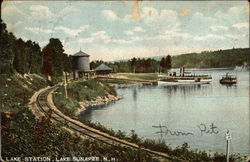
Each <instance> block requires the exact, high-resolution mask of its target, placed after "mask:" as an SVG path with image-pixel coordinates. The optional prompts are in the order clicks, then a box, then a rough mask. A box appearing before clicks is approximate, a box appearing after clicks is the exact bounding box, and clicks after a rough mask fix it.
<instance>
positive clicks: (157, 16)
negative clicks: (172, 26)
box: [141, 7, 178, 22]
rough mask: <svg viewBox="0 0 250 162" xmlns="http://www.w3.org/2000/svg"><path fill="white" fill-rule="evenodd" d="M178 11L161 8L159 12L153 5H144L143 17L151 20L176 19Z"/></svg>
mask: <svg viewBox="0 0 250 162" xmlns="http://www.w3.org/2000/svg"><path fill="white" fill-rule="evenodd" d="M177 15H178V14H177V12H176V11H174V10H161V11H160V12H158V10H157V9H155V8H153V7H143V8H142V14H141V17H142V18H143V19H145V20H146V21H149V22H155V21H163V20H164V21H171V20H176V18H177Z"/></svg>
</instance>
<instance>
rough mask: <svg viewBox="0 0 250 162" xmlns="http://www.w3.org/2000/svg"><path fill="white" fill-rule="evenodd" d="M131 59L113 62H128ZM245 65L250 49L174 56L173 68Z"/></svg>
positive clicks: (249, 55) (158, 59)
mask: <svg viewBox="0 0 250 162" xmlns="http://www.w3.org/2000/svg"><path fill="white" fill-rule="evenodd" d="M166 56H167V55H162V56H153V57H144V59H148V58H150V59H154V60H157V61H160V60H161V59H162V58H163V57H166ZM131 59H132V58H131ZM131 59H124V60H117V61H112V62H120V61H128V60H131ZM141 59H142V58H141ZM244 64H245V65H248V66H249V65H250V48H237V49H226V50H217V51H203V52H201V53H186V54H179V55H174V56H172V67H173V68H178V67H183V66H184V67H187V68H225V67H236V66H242V65H244Z"/></svg>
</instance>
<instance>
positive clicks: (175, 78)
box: [158, 67, 212, 85]
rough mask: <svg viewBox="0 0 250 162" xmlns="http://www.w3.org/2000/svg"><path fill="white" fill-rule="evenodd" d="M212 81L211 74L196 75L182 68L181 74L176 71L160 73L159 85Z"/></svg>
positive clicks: (207, 82) (194, 83) (206, 82)
mask: <svg viewBox="0 0 250 162" xmlns="http://www.w3.org/2000/svg"><path fill="white" fill-rule="evenodd" d="M211 81H212V77H211V76H210V75H204V74H203V75H195V74H191V73H190V72H185V68H184V67H183V68H181V69H180V74H179V75H177V74H176V72H173V73H169V75H159V76H158V85H200V84H209V83H210V82H211Z"/></svg>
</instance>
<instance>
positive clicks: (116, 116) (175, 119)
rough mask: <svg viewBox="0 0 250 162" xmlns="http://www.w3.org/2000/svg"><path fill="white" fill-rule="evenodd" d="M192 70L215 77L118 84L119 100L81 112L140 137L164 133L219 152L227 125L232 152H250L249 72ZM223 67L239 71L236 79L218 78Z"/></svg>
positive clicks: (171, 139) (177, 140) (164, 136)
mask: <svg viewBox="0 0 250 162" xmlns="http://www.w3.org/2000/svg"><path fill="white" fill-rule="evenodd" d="M193 72H195V73H196V74H211V76H212V77H213V80H212V82H211V83H210V84H206V85H188V86H164V87H162V86H128V87H127V88H118V87H117V88H116V91H117V93H118V95H120V96H122V97H123V99H122V100H119V101H117V102H115V103H110V104H107V105H104V106H99V107H94V108H91V109H89V110H88V111H86V112H85V113H84V114H82V116H81V117H82V118H85V119H88V120H91V121H93V122H100V123H101V124H102V125H105V126H106V127H109V128H112V129H114V130H122V131H125V132H127V135H129V133H130V132H131V130H135V132H136V133H137V134H138V135H139V136H140V137H142V138H143V139H145V138H150V139H162V140H165V141H166V143H167V144H169V145H170V146H172V147H176V146H178V145H182V144H183V143H184V142H187V143H188V144H189V146H190V147H191V148H192V149H202V150H206V151H211V152H222V153H225V150H226V140H225V133H226V132H227V130H229V131H230V134H231V136H232V139H231V140H230V152H231V153H240V154H241V155H246V154H247V153H250V145H249V144H250V136H249V132H250V117H249V115H250V113H249V73H248V72H247V71H232V70H231V71H228V70H210V71H207V70H206V71H201V70H195V71H193ZM226 72H230V73H231V74H236V75H237V79H238V82H237V84H235V85H232V86H228V85H221V84H220V83H219V80H220V78H221V76H222V75H224V74H226ZM160 125H161V126H162V130H160V128H159V126H160ZM153 126H154V127H153ZM178 132H179V133H178ZM180 132H181V133H180ZM182 133H184V134H182ZM185 133H187V134H185ZM177 135H178V136H177Z"/></svg>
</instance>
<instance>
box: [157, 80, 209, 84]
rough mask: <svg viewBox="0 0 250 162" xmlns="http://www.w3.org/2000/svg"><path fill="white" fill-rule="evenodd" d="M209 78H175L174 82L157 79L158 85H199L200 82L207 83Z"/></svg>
mask: <svg viewBox="0 0 250 162" xmlns="http://www.w3.org/2000/svg"><path fill="white" fill-rule="evenodd" d="M210 82H211V79H201V80H200V81H195V80H177V81H174V82H171V81H162V80H159V81H158V85H201V84H209V83H210Z"/></svg>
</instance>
